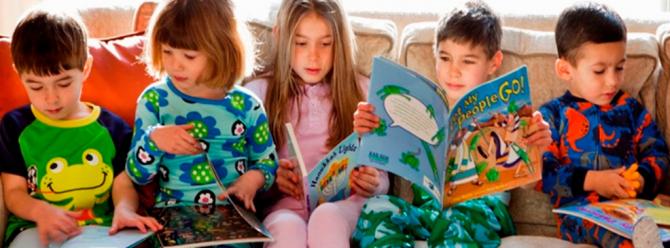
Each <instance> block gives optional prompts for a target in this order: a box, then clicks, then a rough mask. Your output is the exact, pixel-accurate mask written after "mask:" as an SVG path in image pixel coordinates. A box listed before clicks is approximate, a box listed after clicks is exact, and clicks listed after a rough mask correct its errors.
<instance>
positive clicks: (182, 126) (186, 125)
mask: <svg viewBox="0 0 670 248" xmlns="http://www.w3.org/2000/svg"><path fill="white" fill-rule="evenodd" d="M176 126H177V127H179V128H181V129H183V130H184V131H188V130H191V129H193V127H194V126H193V123H187V124H182V125H176Z"/></svg>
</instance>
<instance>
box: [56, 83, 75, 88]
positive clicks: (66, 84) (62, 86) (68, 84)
mask: <svg viewBox="0 0 670 248" xmlns="http://www.w3.org/2000/svg"><path fill="white" fill-rule="evenodd" d="M71 84H72V82H67V83H60V84H58V87H61V88H67V87H68V86H70V85H71Z"/></svg>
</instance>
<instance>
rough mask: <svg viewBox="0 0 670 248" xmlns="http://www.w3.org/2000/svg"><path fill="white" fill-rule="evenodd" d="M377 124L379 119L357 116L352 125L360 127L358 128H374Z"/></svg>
mask: <svg viewBox="0 0 670 248" xmlns="http://www.w3.org/2000/svg"><path fill="white" fill-rule="evenodd" d="M378 126H379V120H378V119H368V118H358V119H354V127H360V128H370V129H373V128H376V127H378Z"/></svg>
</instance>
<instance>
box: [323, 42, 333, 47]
mask: <svg viewBox="0 0 670 248" xmlns="http://www.w3.org/2000/svg"><path fill="white" fill-rule="evenodd" d="M332 44H333V43H332V42H330V41H329V42H323V43H321V45H322V46H324V47H329V46H330V45H332Z"/></svg>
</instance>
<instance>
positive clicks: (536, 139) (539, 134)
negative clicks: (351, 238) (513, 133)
mask: <svg viewBox="0 0 670 248" xmlns="http://www.w3.org/2000/svg"><path fill="white" fill-rule="evenodd" d="M525 139H526V144H527V145H531V146H538V147H542V148H544V147H546V146H548V145H551V142H552V139H551V131H549V129H543V130H538V131H536V132H533V133H531V134H530V135H529V136H527V137H526V138H525Z"/></svg>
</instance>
